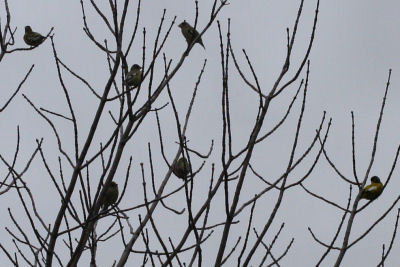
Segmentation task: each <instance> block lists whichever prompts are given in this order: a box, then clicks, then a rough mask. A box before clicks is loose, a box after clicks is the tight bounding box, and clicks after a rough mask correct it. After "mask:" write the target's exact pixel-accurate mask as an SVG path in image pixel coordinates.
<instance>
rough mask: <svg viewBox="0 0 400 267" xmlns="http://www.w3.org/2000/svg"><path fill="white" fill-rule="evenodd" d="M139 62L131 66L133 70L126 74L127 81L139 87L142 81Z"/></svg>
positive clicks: (130, 84)
mask: <svg viewBox="0 0 400 267" xmlns="http://www.w3.org/2000/svg"><path fill="white" fill-rule="evenodd" d="M141 68H142V67H140V66H139V65H138V64H135V65H133V66H132V67H131V70H130V71H129V72H128V73H127V74H126V77H125V83H126V84H127V85H128V86H129V87H131V86H133V87H137V86H139V84H140V83H141V82H142V71H141Z"/></svg>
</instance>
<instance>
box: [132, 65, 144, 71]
mask: <svg viewBox="0 0 400 267" xmlns="http://www.w3.org/2000/svg"><path fill="white" fill-rule="evenodd" d="M141 68H142V67H140V66H139V65H138V64H134V65H133V66H132V67H131V70H140V69H141Z"/></svg>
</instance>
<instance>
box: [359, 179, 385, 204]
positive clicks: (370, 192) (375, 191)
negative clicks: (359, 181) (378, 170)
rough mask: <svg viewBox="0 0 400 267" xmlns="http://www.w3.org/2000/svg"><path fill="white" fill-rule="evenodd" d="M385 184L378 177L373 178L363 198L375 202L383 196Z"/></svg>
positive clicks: (362, 195)
mask: <svg viewBox="0 0 400 267" xmlns="http://www.w3.org/2000/svg"><path fill="white" fill-rule="evenodd" d="M382 191H383V184H382V183H381V180H379V177H378V176H372V177H371V184H369V185H367V186H366V187H364V189H363V191H362V193H361V198H365V199H368V200H374V199H376V198H377V197H379V196H380V195H381V194H382Z"/></svg>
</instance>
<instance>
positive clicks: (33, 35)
mask: <svg viewBox="0 0 400 267" xmlns="http://www.w3.org/2000/svg"><path fill="white" fill-rule="evenodd" d="M45 39H46V37H44V36H43V35H41V34H40V33H37V32H34V31H32V28H31V26H25V34H24V41H25V43H26V44H27V45H30V46H38V45H40V44H41V43H43V41H44V40H45Z"/></svg>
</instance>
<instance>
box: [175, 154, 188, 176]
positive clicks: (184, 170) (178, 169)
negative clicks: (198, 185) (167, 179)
mask: <svg viewBox="0 0 400 267" xmlns="http://www.w3.org/2000/svg"><path fill="white" fill-rule="evenodd" d="M172 172H173V173H174V174H175V175H176V176H177V177H179V178H181V179H186V177H187V176H188V175H189V173H190V165H189V162H188V161H187V160H186V159H185V158H180V159H178V160H177V161H176V162H175V164H173V165H172Z"/></svg>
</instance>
